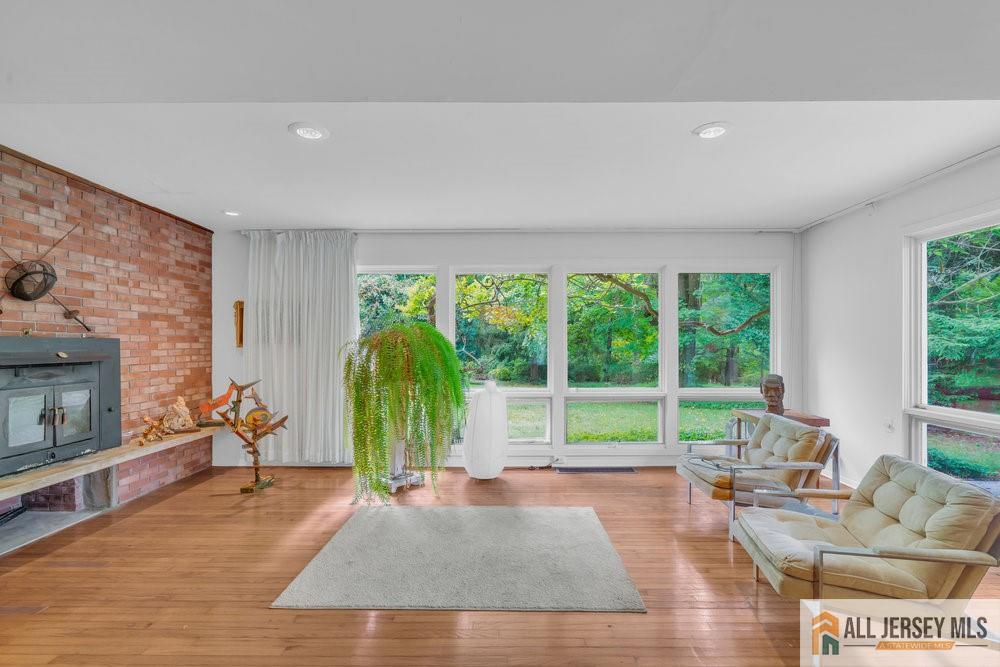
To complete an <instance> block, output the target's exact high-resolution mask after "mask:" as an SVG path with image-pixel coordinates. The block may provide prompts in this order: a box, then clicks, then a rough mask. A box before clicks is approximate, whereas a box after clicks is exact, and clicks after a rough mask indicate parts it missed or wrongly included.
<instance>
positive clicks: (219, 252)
mask: <svg viewBox="0 0 1000 667" xmlns="http://www.w3.org/2000/svg"><path fill="white" fill-rule="evenodd" d="M249 250H250V242H249V240H247V238H246V237H244V236H243V235H242V234H240V233H239V232H222V231H220V232H216V233H215V235H214V236H213V238H212V392H213V396H218V395H219V394H221V393H223V392H224V391H226V389H227V388H228V387H229V378H230V377H232V378H233V379H235V380H237V381H246V378H245V377H244V376H243V350H242V349H239V348H237V347H236V338H235V329H234V327H233V302H234V301H236V300H237V299H244V300H245V299H246V291H247V260H248V259H249V254H248V253H249ZM245 463H246V459H245V457H244V455H243V450H242V448H241V447H240V441H239V439H238V438H237V437H236V436H235V435H232V434H231V433H218V434H216V435H215V436H214V438H213V442H212V464H213V465H217V466H233V465H244V464H245Z"/></svg>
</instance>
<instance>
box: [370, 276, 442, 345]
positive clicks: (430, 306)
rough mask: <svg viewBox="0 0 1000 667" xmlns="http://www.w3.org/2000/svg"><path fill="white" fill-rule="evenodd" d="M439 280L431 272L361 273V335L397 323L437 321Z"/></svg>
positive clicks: (432, 322)
mask: <svg viewBox="0 0 1000 667" xmlns="http://www.w3.org/2000/svg"><path fill="white" fill-rule="evenodd" d="M435 282H436V276H435V275H434V274H429V273H359V274H358V311H359V315H360V319H361V335H362V336H368V335H371V334H373V333H375V332H376V331H379V330H381V329H384V328H386V327H387V326H390V325H393V324H408V323H411V322H428V323H430V324H435V314H434V307H435Z"/></svg>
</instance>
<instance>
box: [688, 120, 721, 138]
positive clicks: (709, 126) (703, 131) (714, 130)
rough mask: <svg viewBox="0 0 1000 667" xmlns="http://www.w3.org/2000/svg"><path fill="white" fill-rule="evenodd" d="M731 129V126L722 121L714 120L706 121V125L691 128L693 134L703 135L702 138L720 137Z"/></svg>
mask: <svg viewBox="0 0 1000 667" xmlns="http://www.w3.org/2000/svg"><path fill="white" fill-rule="evenodd" d="M728 131H729V126H728V125H727V124H726V123H723V122H721V121H712V122H711V123H705V124H704V125H699V126H698V127H696V128H694V129H693V130H691V134H693V135H695V136H698V137H701V138H702V139H718V138H719V137H721V136H722V135H724V134H725V133H726V132H728Z"/></svg>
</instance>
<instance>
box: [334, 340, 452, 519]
mask: <svg viewBox="0 0 1000 667" xmlns="http://www.w3.org/2000/svg"><path fill="white" fill-rule="evenodd" d="M345 352H346V359H345V363H344V400H345V420H346V425H347V427H348V429H349V432H350V434H351V440H352V444H353V447H354V501H355V502H356V501H358V500H359V499H362V498H363V499H364V500H365V501H366V502H371V501H372V500H374V499H378V500H381V501H382V502H388V500H389V493H390V477H391V470H392V460H393V448H394V447H398V446H404V447H405V450H406V459H407V462H408V465H409V467H411V468H415V469H419V470H425V471H428V472H429V473H430V475H431V480H432V482H434V484H435V488H436V486H437V485H436V483H437V473H438V471H439V470H440V468H441V467H442V465H443V463H444V460H445V458H446V457H447V455H448V450H449V449H450V447H451V442H452V437H453V434H454V432H455V429H456V427H457V426H458V424H459V423H460V421H461V419H462V412H463V410H464V405H465V399H464V394H463V377H462V370H461V364H460V363H459V361H458V357H457V356H456V354H455V348H454V346H452V344H451V343H450V342H449V341H448V339H447V338H445V337H444V336H442V335H441V333H440V332H439V331H438V330H437V329H435V328H434V327H432V326H430V325H428V324H423V323H417V324H409V325H395V326H391V327H388V328H386V329H383V330H381V331H378V332H376V333H374V334H372V335H370V336H366V337H363V338H360V339H358V340H356V341H353V342H351V343H349V344H348V345H347V347H346V349H345Z"/></svg>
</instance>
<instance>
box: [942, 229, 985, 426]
mask: <svg viewBox="0 0 1000 667" xmlns="http://www.w3.org/2000/svg"><path fill="white" fill-rule="evenodd" d="M927 356H928V359H927V371H928V388H927V390H928V399H929V400H930V402H931V403H933V404H936V405H952V406H959V407H972V408H973V409H984V408H981V407H975V406H973V405H970V403H971V402H973V401H981V402H982V403H981V404H979V405H986V406H988V407H986V408H985V409H987V410H989V409H991V408H992V410H993V411H997V412H1000V226H995V227H991V228H987V229H980V230H976V231H972V232H966V233H964V234H958V235H956V236H950V237H948V238H944V239H939V240H936V241H930V242H928V244H927Z"/></svg>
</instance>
